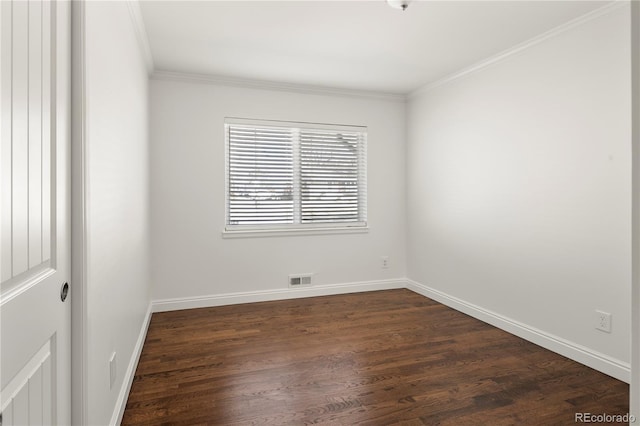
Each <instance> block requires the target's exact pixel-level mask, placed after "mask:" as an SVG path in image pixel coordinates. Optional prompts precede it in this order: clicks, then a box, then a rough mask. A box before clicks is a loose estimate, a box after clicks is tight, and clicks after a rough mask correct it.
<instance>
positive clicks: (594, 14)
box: [406, 0, 630, 100]
mask: <svg viewBox="0 0 640 426" xmlns="http://www.w3.org/2000/svg"><path fill="white" fill-rule="evenodd" d="M629 4H630V2H629V1H627V0H614V1H612V2H611V3H609V4H606V5H604V6H602V7H599V8H597V9H595V10H592V11H591V12H588V13H586V14H584V15H582V16H579V17H577V18H575V19H572V20H570V21H568V22H565V23H564V24H561V25H559V26H557V27H555V28H553V29H551V30H549V31H546V32H544V33H542V34H539V35H537V36H535V37H533V38H531V39H529V40H527V41H525V42H522V43H519V44H516V45H515V46H512V47H510V48H509V49H507V50H504V51H502V52H500V53H498V54H496V55H493V56H490V57H488V58H486V59H483V60H481V61H480V62H476V63H475V64H473V65H471V66H469V67H466V68H462V69H461V70H458V71H455V72H453V73H451V74H449V75H447V76H445V77H443V78H441V79H439V80H436V81H434V82H433V83H428V84H426V85H424V86H422V87H420V88H418V89H416V90H414V91H412V92H410V93H409V94H407V96H406V97H407V100H411V99H414V98H417V97H419V96H421V95H424V94H425V93H427V92H429V91H431V90H433V89H435V88H436V87H440V86H443V85H445V84H448V83H451V82H453V81H456V80H459V79H461V78H463V77H467V76H469V75H471V74H474V73H476V72H478V71H482V70H484V69H485V68H488V67H490V66H491V65H494V64H496V63H498V62H501V61H503V60H505V59H507V58H510V57H511V56H514V55H517V54H519V53H521V52H523V51H525V50H527V49H529V48H531V47H533V46H536V45H538V44H540V43H542V42H544V41H546V40H549V39H551V38H554V37H556V36H558V35H560V34H562V33H564V32H566V31H569V30H571V29H573V28H575V27H578V26H580V25H583V24H585V23H587V22H589V21H592V20H594V19H596V18H599V17H601V16H603V15H606V14H607V13H610V12H612V11H614V10H617V9H620V8H622V7H624V6H628V5H629Z"/></svg>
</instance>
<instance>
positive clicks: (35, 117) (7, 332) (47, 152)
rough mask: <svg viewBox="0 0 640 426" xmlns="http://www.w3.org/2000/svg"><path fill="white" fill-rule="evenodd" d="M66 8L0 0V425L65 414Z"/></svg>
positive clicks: (50, 420) (65, 420) (61, 418)
mask: <svg viewBox="0 0 640 426" xmlns="http://www.w3.org/2000/svg"><path fill="white" fill-rule="evenodd" d="M69 11H70V4H69V3H68V2H51V1H46V0H45V1H36V0H30V1H20V0H18V1H1V2H0V24H1V25H0V48H1V59H2V61H1V63H0V90H1V98H2V99H1V103H0V119H1V126H0V137H1V140H0V178H1V181H0V189H1V190H2V191H1V192H2V195H1V198H0V207H1V208H0V236H1V240H2V242H1V244H0V279H1V281H0V390H1V391H0V411H1V412H2V424H3V426H7V425H12V424H15V425H23V424H29V425H39V424H69V423H70V325H71V323H70V318H71V316H70V310H71V303H70V300H69V299H67V300H66V301H63V300H61V297H60V289H61V286H62V285H63V284H64V283H65V282H68V281H69V273H70V259H69V258H70V255H69V248H70V247H69V128H70V126H69V72H70V68H69V64H70V56H69V55H70V53H69V52H70V32H69V28H70V21H69V18H70V16H69Z"/></svg>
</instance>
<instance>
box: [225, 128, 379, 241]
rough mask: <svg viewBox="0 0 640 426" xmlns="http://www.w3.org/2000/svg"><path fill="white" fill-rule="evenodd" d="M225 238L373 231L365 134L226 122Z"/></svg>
mask: <svg viewBox="0 0 640 426" xmlns="http://www.w3.org/2000/svg"><path fill="white" fill-rule="evenodd" d="M225 134H226V145H227V152H226V162H227V169H226V170H227V202H226V209H227V212H226V213H227V214H226V217H227V223H226V228H225V230H226V231H229V232H233V231H251V230H255V231H261V230H264V231H267V230H300V229H305V230H306V229H310V228H314V229H320V228H331V229H336V228H342V229H348V228H361V229H362V228H365V227H366V138H367V134H366V128H365V127H357V126H338V125H335V126H334V125H325V124H311V123H289V122H278V121H255V120H244V119H227V120H225Z"/></svg>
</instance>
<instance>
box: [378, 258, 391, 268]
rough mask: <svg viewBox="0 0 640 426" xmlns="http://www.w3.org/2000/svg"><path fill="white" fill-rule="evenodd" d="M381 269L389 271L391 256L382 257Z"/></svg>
mask: <svg viewBox="0 0 640 426" xmlns="http://www.w3.org/2000/svg"><path fill="white" fill-rule="evenodd" d="M380 267H381V268H382V269H389V256H382V257H380Z"/></svg>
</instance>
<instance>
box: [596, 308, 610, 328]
mask: <svg viewBox="0 0 640 426" xmlns="http://www.w3.org/2000/svg"><path fill="white" fill-rule="evenodd" d="M596 328H597V329H598V330H601V331H604V332H607V333H611V314H610V313H608V312H603V311H598V310H596Z"/></svg>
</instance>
